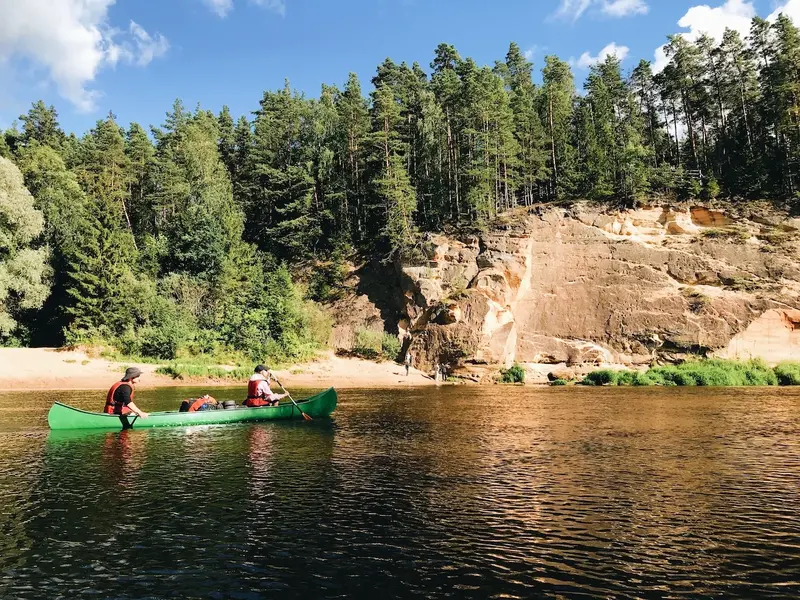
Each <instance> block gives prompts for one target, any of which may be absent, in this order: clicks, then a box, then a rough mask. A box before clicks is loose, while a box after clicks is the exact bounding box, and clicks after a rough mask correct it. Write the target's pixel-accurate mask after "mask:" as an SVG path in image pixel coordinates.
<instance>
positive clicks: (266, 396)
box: [242, 365, 288, 408]
mask: <svg viewBox="0 0 800 600" xmlns="http://www.w3.org/2000/svg"><path fill="white" fill-rule="evenodd" d="M271 378H272V373H270V372H269V369H268V368H267V367H266V366H264V365H258V366H257V367H256V368H255V372H254V373H253V376H252V377H250V381H248V382H247V399H246V400H245V401H244V402H242V404H244V405H245V406H249V407H250V408H256V407H258V406H276V405H277V404H278V402H279V401H280V400H282V399H283V398H286V396H288V394H276V393H275V392H273V391H272V390H271V389H270V387H269V381H270V379H271Z"/></svg>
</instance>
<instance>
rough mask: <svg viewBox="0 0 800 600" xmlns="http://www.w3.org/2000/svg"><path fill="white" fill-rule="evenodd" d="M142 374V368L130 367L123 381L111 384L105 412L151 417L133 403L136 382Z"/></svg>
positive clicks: (144, 417)
mask: <svg viewBox="0 0 800 600" xmlns="http://www.w3.org/2000/svg"><path fill="white" fill-rule="evenodd" d="M141 376H142V371H141V369H138V368H136V367H128V369H127V370H126V371H125V377H123V378H122V381H118V382H116V383H115V384H114V385H112V386H111V389H110V390H108V394H107V395H106V406H105V409H104V410H103V412H105V413H106V414H109V415H130V414H135V415H137V416H139V417H142V418H143V419H146V418H147V417H149V416H150V415H149V413H146V412H144V411H143V410H142V409H140V408H139V407H138V406H136V404H134V403H133V397H134V395H135V394H136V390H135V387H136V384H137V383H138V382H139V377H141Z"/></svg>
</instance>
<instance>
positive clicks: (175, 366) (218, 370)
mask: <svg viewBox="0 0 800 600" xmlns="http://www.w3.org/2000/svg"><path fill="white" fill-rule="evenodd" d="M156 373H158V374H159V375H166V376H167V377H172V378H173V379H236V380H240V381H241V380H246V379H248V378H249V377H250V375H251V374H252V369H250V368H248V367H233V368H225V367H220V366H213V365H212V366H209V365H198V364H185V363H170V364H168V365H164V366H162V367H159V368H158V369H156Z"/></svg>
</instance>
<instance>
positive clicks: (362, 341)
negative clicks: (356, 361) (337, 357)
mask: <svg viewBox="0 0 800 600" xmlns="http://www.w3.org/2000/svg"><path fill="white" fill-rule="evenodd" d="M400 349H401V344H400V340H399V339H398V338H397V336H396V335H392V334H390V333H386V332H382V331H375V330H374V329H367V328H366V327H359V328H358V329H356V340H355V344H354V345H353V354H355V355H357V356H360V357H361V358H366V359H368V360H377V359H379V358H385V359H387V360H396V359H397V358H398V356H399V354H400Z"/></svg>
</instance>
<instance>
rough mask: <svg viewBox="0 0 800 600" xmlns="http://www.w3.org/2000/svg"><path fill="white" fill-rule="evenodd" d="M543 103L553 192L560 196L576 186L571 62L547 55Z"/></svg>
mask: <svg viewBox="0 0 800 600" xmlns="http://www.w3.org/2000/svg"><path fill="white" fill-rule="evenodd" d="M542 74H543V77H544V80H543V90H542V92H543V93H542V103H541V107H540V111H541V114H542V115H543V121H544V123H545V131H546V132H547V136H548V145H549V157H548V167H549V169H550V194H551V195H552V196H555V197H557V198H564V197H568V196H569V195H571V194H572V193H573V192H574V190H575V185H576V179H577V173H576V169H575V147H574V146H573V144H572V138H573V131H572V123H573V116H574V110H575V83H574V80H573V77H572V70H571V69H570V67H569V65H568V64H567V63H565V62H564V61H562V60H560V59H559V58H558V57H556V56H547V57H545V67H544V69H543V71H542Z"/></svg>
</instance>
